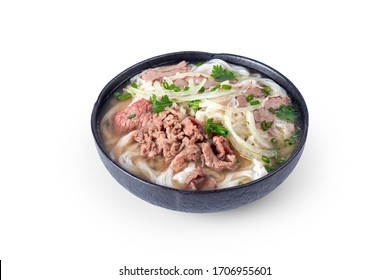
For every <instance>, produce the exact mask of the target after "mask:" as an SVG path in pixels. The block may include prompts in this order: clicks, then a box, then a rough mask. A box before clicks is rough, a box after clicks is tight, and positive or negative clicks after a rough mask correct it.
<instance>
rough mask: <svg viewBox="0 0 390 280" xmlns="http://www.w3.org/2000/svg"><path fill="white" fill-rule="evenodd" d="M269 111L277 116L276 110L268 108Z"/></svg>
mask: <svg viewBox="0 0 390 280" xmlns="http://www.w3.org/2000/svg"><path fill="white" fill-rule="evenodd" d="M268 111H269V112H270V113H272V114H274V115H275V113H276V112H275V109H274V108H272V107H269V108H268Z"/></svg>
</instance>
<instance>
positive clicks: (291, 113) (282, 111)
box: [276, 105, 297, 122]
mask: <svg viewBox="0 0 390 280" xmlns="http://www.w3.org/2000/svg"><path fill="white" fill-rule="evenodd" d="M276 116H277V117H278V118H279V119H281V120H287V121H290V122H294V121H295V120H296V119H297V110H296V109H295V107H294V106H292V105H288V106H286V105H282V106H280V108H279V110H278V111H277V112H276Z"/></svg>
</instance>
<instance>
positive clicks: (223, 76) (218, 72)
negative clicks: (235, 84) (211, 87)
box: [211, 65, 236, 82]
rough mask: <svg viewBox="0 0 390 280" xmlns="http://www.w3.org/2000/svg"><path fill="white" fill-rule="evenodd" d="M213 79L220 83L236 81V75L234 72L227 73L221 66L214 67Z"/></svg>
mask: <svg viewBox="0 0 390 280" xmlns="http://www.w3.org/2000/svg"><path fill="white" fill-rule="evenodd" d="M211 77H213V78H214V79H215V80H216V81H218V82H223V81H226V80H235V79H236V75H235V74H234V72H233V71H227V70H226V69H224V68H222V66H221V65H214V66H213V72H212V73H211Z"/></svg>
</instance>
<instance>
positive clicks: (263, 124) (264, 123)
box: [261, 121, 274, 131]
mask: <svg viewBox="0 0 390 280" xmlns="http://www.w3.org/2000/svg"><path fill="white" fill-rule="evenodd" d="M273 123H274V122H267V121H262V122H261V129H262V130H263V131H266V130H267V129H268V128H270V127H271V126H272V125H273Z"/></svg>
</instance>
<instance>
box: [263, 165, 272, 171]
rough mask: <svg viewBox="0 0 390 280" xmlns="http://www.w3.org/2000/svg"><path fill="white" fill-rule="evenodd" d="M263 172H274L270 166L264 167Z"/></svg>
mask: <svg viewBox="0 0 390 280" xmlns="http://www.w3.org/2000/svg"><path fill="white" fill-rule="evenodd" d="M264 168H265V170H267V171H268V172H271V171H272V170H274V168H273V167H272V166H271V165H266V166H264Z"/></svg>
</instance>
